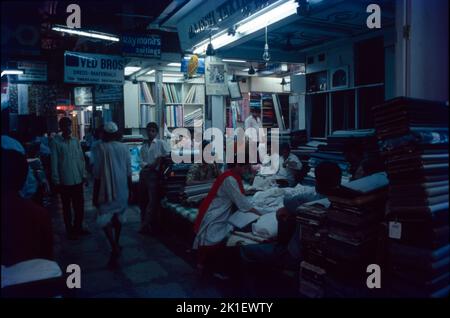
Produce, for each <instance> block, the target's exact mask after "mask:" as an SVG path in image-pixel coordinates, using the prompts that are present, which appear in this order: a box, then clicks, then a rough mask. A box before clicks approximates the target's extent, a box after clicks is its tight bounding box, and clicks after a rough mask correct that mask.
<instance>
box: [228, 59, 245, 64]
mask: <svg viewBox="0 0 450 318" xmlns="http://www.w3.org/2000/svg"><path fill="white" fill-rule="evenodd" d="M222 61H223V62H228V63H247V61H244V60H230V59H222Z"/></svg>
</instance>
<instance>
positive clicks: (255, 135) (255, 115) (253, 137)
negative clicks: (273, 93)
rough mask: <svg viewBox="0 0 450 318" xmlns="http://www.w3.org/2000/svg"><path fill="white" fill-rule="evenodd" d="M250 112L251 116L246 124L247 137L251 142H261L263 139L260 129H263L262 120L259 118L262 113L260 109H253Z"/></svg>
mask: <svg viewBox="0 0 450 318" xmlns="http://www.w3.org/2000/svg"><path fill="white" fill-rule="evenodd" d="M250 112H251V114H250V116H248V117H247V119H245V122H244V129H245V136H246V137H247V138H248V139H249V141H251V142H259V141H261V139H260V138H261V137H262V136H260V135H259V128H262V127H263V125H262V122H261V118H260V117H259V114H260V113H261V111H260V108H258V107H251V108H250Z"/></svg>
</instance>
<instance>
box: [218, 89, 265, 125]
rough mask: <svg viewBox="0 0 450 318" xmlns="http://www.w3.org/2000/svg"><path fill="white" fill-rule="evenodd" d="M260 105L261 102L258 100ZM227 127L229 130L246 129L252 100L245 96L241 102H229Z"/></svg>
mask: <svg viewBox="0 0 450 318" xmlns="http://www.w3.org/2000/svg"><path fill="white" fill-rule="evenodd" d="M258 103H260V101H259V100H258ZM226 116H227V118H226V126H227V127H228V128H237V127H244V122H245V120H246V119H247V118H248V116H250V98H249V95H248V94H243V96H242V99H241V100H237V101H231V100H228V101H227V108H226Z"/></svg>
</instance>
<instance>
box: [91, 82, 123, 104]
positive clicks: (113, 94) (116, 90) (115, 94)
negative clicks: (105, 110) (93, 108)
mask: <svg viewBox="0 0 450 318" xmlns="http://www.w3.org/2000/svg"><path fill="white" fill-rule="evenodd" d="M94 100H95V103H96V104H103V103H112V102H121V101H123V86H122V85H95V94H94Z"/></svg>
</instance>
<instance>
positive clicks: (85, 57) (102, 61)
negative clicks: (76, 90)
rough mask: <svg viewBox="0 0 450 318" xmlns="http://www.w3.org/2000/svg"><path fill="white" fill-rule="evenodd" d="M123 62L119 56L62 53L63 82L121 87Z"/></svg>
mask: <svg viewBox="0 0 450 318" xmlns="http://www.w3.org/2000/svg"><path fill="white" fill-rule="evenodd" d="M123 66H124V62H123V58H122V57H120V56H113V55H101V54H89V53H79V52H68V51H66V52H65V53H64V82H66V83H78V84H103V85H122V84H123V81H124V74H123V69H124V67H123Z"/></svg>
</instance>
